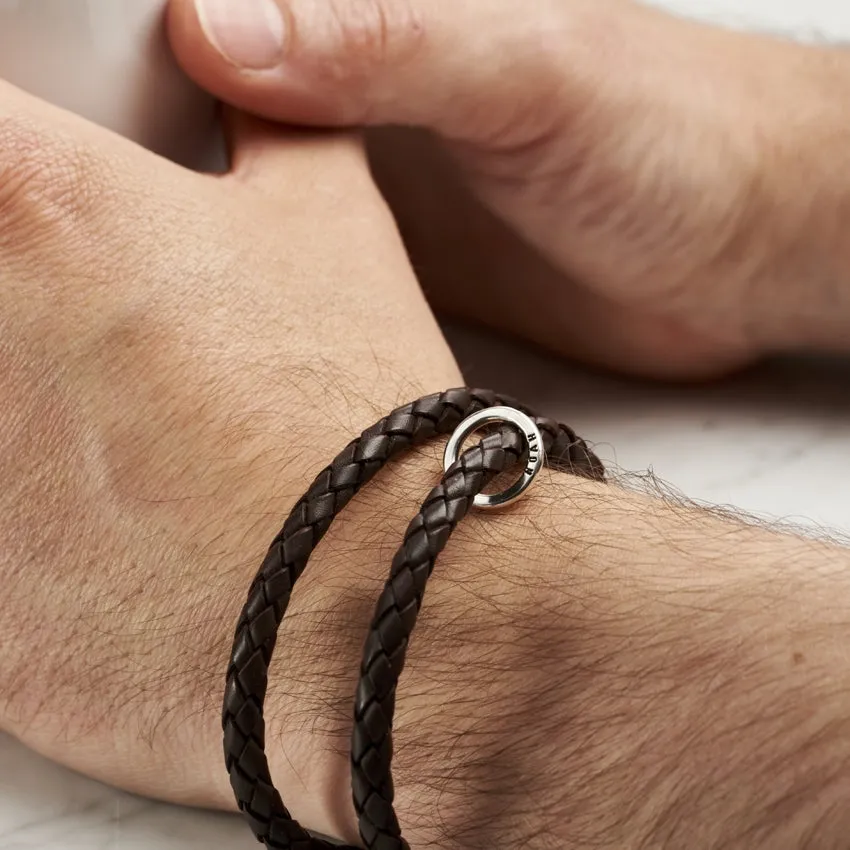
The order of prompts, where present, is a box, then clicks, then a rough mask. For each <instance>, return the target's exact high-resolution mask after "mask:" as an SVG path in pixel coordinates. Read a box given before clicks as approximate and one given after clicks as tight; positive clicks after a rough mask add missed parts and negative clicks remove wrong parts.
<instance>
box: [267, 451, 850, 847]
mask: <svg viewBox="0 0 850 850" xmlns="http://www.w3.org/2000/svg"><path fill="white" fill-rule="evenodd" d="M438 454H439V452H438V450H437V449H435V448H434V447H433V446H429V447H427V448H426V449H424V450H421V451H420V452H419V453H418V454H417V455H416V456H411V457H409V458H407V459H406V460H404V461H402V462H400V463H393V464H391V465H390V466H389V467H388V468H387V469H386V470H384V471H383V472H382V473H381V474H380V475H379V477H378V478H377V479H376V480H375V481H374V482H373V483H372V484H371V485H369V486H368V487H367V488H366V489H365V490H364V492H363V493H361V494H359V495H358V496H357V497H356V499H355V500H354V501H353V502H352V504H351V505H350V506H349V507H348V508H347V509H346V510H345V511H344V512H343V513H342V515H341V516H340V517H339V518H338V520H337V522H335V523H334V526H333V528H332V529H331V530H330V531H329V533H328V535H327V538H326V539H325V540H324V541H323V542H322V544H321V545H320V548H319V549H318V550H317V552H316V555H315V558H314V560H311V563H310V565H309V566H308V568H307V570H306V571H305V574H304V576H303V578H302V579H301V582H300V584H299V588H298V590H297V592H296V593H295V594H294V595H293V599H292V604H291V607H290V613H288V614H287V617H286V618H285V619H284V622H283V625H282V628H281V632H280V638H279V641H278V649H277V651H276V655H275V661H276V666H275V668H274V672H273V675H272V681H271V686H270V691H269V697H268V702H267V706H268V708H267V717H268V721H269V742H268V747H267V749H268V751H269V757H270V762H271V767H272V771H273V775H274V776H275V779H276V781H277V783H278V787H279V788H280V789H281V791H282V793H283V795H284V799H285V801H286V802H287V805H288V806H289V808H290V810H291V811H292V813H293V815H294V816H295V817H296V818H298V819H299V820H300V821H301V822H302V823H303V824H304V825H305V826H308V827H309V828H313V829H316V830H318V831H321V832H323V833H325V834H330V835H337V836H340V837H342V838H344V839H345V840H346V841H349V842H351V843H354V844H356V843H357V829H356V824H355V820H354V814H353V809H352V805H351V800H350V783H349V768H348V748H349V736H350V731H351V707H352V697H353V692H354V688H355V684H356V676H357V670H358V667H359V657H360V652H361V649H362V642H363V639H364V637H365V634H366V629H367V625H368V622H369V619H370V617H371V614H372V607H373V605H374V600H375V599H376V598H377V594H378V592H379V591H380V588H381V586H382V584H383V581H384V579H385V577H386V572H387V570H388V566H389V562H390V560H391V558H392V555H393V553H394V551H395V549H396V547H397V546H398V542H399V541H400V539H401V537H402V535H403V532H404V528H405V526H406V524H407V522H408V521H409V519H410V517H412V516H413V514H414V512H415V510H416V509H417V507H418V504H419V502H420V501H421V499H422V498H423V496H424V495H425V494H426V493H427V492H428V489H429V488H430V486H432V485H433V483H434V482H435V480H436V478H437V476H438V474H439V470H440V468H441V466H440V462H439V459H438ZM848 566H850V564H848V556H847V554H846V553H845V552H844V551H843V550H842V549H841V548H840V547H837V546H833V545H832V544H830V543H828V542H824V541H817V540H812V539H800V538H798V537H795V536H791V535H788V534H784V533H782V532H781V531H777V530H774V529H770V528H765V527H759V526H758V525H755V524H748V523H746V522H744V521H742V520H740V519H738V518H735V517H731V516H728V515H723V514H720V513H711V512H707V511H705V510H703V509H700V508H696V507H693V506H690V505H688V504H685V503H682V502H679V501H674V500H672V499H670V498H667V497H663V496H661V495H659V494H658V493H651V494H647V493H643V492H636V491H632V490H627V489H625V488H623V487H621V486H619V485H617V484H608V485H602V484H596V483H593V482H587V481H583V480H580V479H577V478H573V477H572V476H568V475H564V474H561V473H553V472H550V471H544V472H543V473H542V474H541V476H540V480H539V483H536V484H535V486H534V488H532V490H531V491H530V492H529V493H528V495H527V497H526V498H525V499H524V500H522V501H520V502H519V503H518V504H517V505H516V506H515V507H513V508H511V509H509V510H506V511H503V512H498V513H487V514H483V513H478V512H474V513H473V514H471V515H470V516H469V517H468V518H467V520H465V521H464V523H462V524H461V525H460V526H459V528H458V530H457V531H456V533H455V535H454V536H453V538H452V540H451V542H450V544H449V546H448V547H447V549H446V551H445V552H444V553H443V555H442V556H441V557H440V559H439V560H438V562H437V566H436V569H435V571H434V574H433V576H432V578H431V580H430V582H429V585H428V589H427V591H426V594H425V598H424V603H423V608H422V611H421V613H420V617H419V621H418V625H417V628H416V631H415V633H414V635H413V638H412V640H411V645H410V647H409V650H408V653H407V666H406V668H405V672H404V674H403V676H402V679H401V683H400V686H399V691H398V703H397V708H396V719H395V727H394V741H395V746H396V752H395V758H394V775H395V778H396V807H397V811H398V813H399V816H400V818H401V820H402V824H403V828H404V831H405V834H406V836H407V837H408V840H409V841H410V843H411V846H412V847H414V848H415V847H417V846H428V844H429V843H435V844H436V846H440V847H443V848H457V850H461V848H462V850H477V848H479V847H480V848H485V847H486V848H492V847H494V846H523V847H528V848H531V850H538V848H539V850H544V848H546V850H548V848H551V847H559V848H585V847H587V848H590V847H593V848H609V847H610V848H612V850H613V849H614V848H620V850H622V848H631V847H650V846H651V847H671V848H673V847H684V846H688V847H693V848H699V847H706V848H713V847H720V846H722V847H724V848H727V847H728V848H741V850H744V848H747V850H752V848H758V847H765V848H771V850H782V849H783V848H788V850H792V848H794V850H797V849H798V848H801V847H817V848H830V847H836V848H839V847H841V846H843V845H842V844H841V842H842V841H843V840H844V837H845V836H846V835H847V834H850V808H848V807H847V805H846V799H847V788H848V784H850V720H848V718H850V662H848V660H847V657H846V651H845V649H844V647H845V645H846V639H847V637H848V626H847V623H850V579H848V578H847V576H850V571H848V569H847V568H848Z"/></svg>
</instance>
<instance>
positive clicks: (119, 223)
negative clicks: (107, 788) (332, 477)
mask: <svg viewBox="0 0 850 850" xmlns="http://www.w3.org/2000/svg"><path fill="white" fill-rule="evenodd" d="M232 137H233V138H232V142H233V155H234V167H233V171H232V173H230V174H228V175H226V176H224V177H213V176H206V175H197V174H193V173H191V172H187V171H184V170H182V169H180V168H178V167H176V166H174V165H172V164H170V163H168V162H166V161H163V160H160V159H158V158H157V157H155V156H153V155H152V154H149V153H147V152H146V151H143V150H141V149H139V148H137V147H135V146H134V145H132V144H130V143H129V142H126V141H124V140H122V139H120V138H117V137H114V136H113V135H111V134H109V133H107V132H106V131H103V130H100V129H99V128H96V127H93V126H91V125H89V124H87V123H86V122H84V121H82V120H80V119H77V118H75V117H73V116H69V115H66V114H64V113H62V112H60V111H59V110H56V109H53V108H50V107H48V106H47V105H44V104H41V103H39V102H37V101H35V100H33V99H31V98H29V97H26V96H24V95H23V94H22V93H20V92H18V91H16V90H14V89H12V88H11V87H9V86H5V85H2V84H0V398H2V405H0V476H2V481H3V490H2V494H0V539H2V548H0V646H2V647H3V650H2V653H0V728H2V729H3V730H5V731H7V732H10V733H12V734H14V735H16V736H18V737H19V738H21V739H22V740H23V741H24V742H25V743H27V744H29V745H30V746H32V747H34V748H35V749H37V750H39V751H41V752H42V753H44V754H46V755H47V756H49V757H51V758H53V759H55V760H58V761H61V762H64V763H65V764H67V765H70V766H71V767H73V768H75V769H77V770H80V771H82V772H84V773H87V774H89V775H92V776H95V777H97V778H100V779H102V780H104V781H106V782H110V783H112V784H116V785H121V786H123V787H125V788H129V789H131V790H135V791H139V792H142V793H145V794H149V795H152V796H157V797H162V798H165V799H169V800H176V801H181V802H190V803H199V804H204V805H220V806H232V805H233V799H232V793H231V791H230V789H229V785H228V782H227V777H226V773H225V770H224V767H223V763H222V760H221V728H220V710H221V708H220V704H221V699H222V695H223V688H224V673H225V669H226V664H227V659H228V655H229V645H230V642H231V640H232V634H233V629H234V627H235V623H236V618H237V616H238V613H239V610H240V608H241V605H242V603H243V601H244V598H245V595H246V593H247V589H248V586H249V584H250V581H251V579H252V577H253V575H254V573H255V571H256V569H257V568H258V566H259V563H260V560H261V559H262V555H263V554H264V551H265V548H266V546H267V545H268V543H269V542H270V540H271V539H272V537H273V536H274V535H275V534H276V533H277V531H278V529H279V527H280V526H281V524H282V522H283V519H284V518H285V516H286V513H287V511H288V509H289V508H290V507H291V505H292V503H293V502H294V501H295V499H297V498H298V496H300V494H301V493H302V492H303V490H304V489H305V488H306V486H307V484H309V482H310V481H311V480H312V478H313V476H314V475H315V474H316V473H317V472H318V471H319V470H320V469H321V468H322V467H323V466H324V465H325V464H326V463H327V462H328V461H329V460H330V459H331V458H332V457H333V456H334V455H335V454H336V453H337V451H339V449H340V448H341V447H342V446H344V445H345V443H346V442H347V441H348V440H349V439H350V438H351V436H352V435H353V434H356V433H358V432H359V430H360V429H361V428H363V427H365V426H366V425H369V424H371V423H372V422H373V421H374V420H375V419H376V418H377V417H378V416H379V415H380V414H381V413H383V412H384V411H386V410H387V409H388V408H389V407H391V406H393V405H394V404H396V403H397V402H399V401H401V400H403V399H404V400H407V399H410V398H416V397H418V396H419V395H420V394H421V393H422V392H423V391H433V390H435V389H442V388H445V387H447V386H457V385H458V384H460V383H461V378H460V375H459V374H458V371H457V368H456V366H455V364H454V361H453V359H452V356H451V354H450V352H449V351H448V348H447V346H446V345H445V343H444V341H443V338H442V336H441V334H440V332H439V330H438V328H437V326H436V324H435V322H434V320H433V318H432V316H431V314H430V311H429V310H428V308H427V306H426V304H425V302H424V299H423V298H422V295H421V293H420V290H419V287H418V284H417V282H416V280H415V278H414V276H413V274H412V272H411V269H410V266H409V264H408V262H407V258H406V256H405V253H404V249H403V246H402V245H401V242H400V240H399V238H398V235H397V233H396V231H395V228H394V225H393V222H392V218H391V216H390V215H389V213H388V212H387V210H386V209H385V206H384V203H383V201H382V200H381V198H380V196H379V194H378V192H377V190H376V189H375V188H374V185H373V183H372V181H371V179H370V176H369V172H368V168H367V165H366V162H365V157H364V154H363V152H362V150H361V145H360V144H359V143H358V141H357V140H356V139H353V138H340V137H330V136H325V137H323V138H311V137H309V136H306V135H299V134H285V133H282V132H279V131H276V130H274V129H270V128H268V127H264V126H262V125H260V124H258V123H256V122H252V121H247V120H242V119H239V120H237V121H236V123H235V126H234V129H233V133H232ZM422 468H423V470H424V472H422V473H420V472H419V467H417V465H416V464H415V463H414V464H407V465H406V466H405V469H406V470H407V476H406V478H405V484H404V486H402V487H400V488H393V487H392V484H391V483H390V484H388V485H387V487H386V488H383V489H381V488H378V487H375V488H372V489H373V492H372V496H371V498H370V499H369V500H368V502H367V503H365V505H363V506H359V505H356V504H355V505H352V506H351V509H350V510H349V511H346V519H345V521H344V522H342V523H341V524H340V526H339V528H336V529H335V532H334V534H332V535H329V538H328V542H327V545H324V546H323V550H322V552H320V553H318V557H317V559H316V563H315V565H313V564H311V569H310V571H308V573H309V572H312V573H313V574H314V576H315V577H316V582H315V584H311V582H310V581H309V580H308V577H306V576H305V579H304V588H303V590H302V591H301V592H300V593H298V594H296V596H298V600H300V601H298V600H293V608H292V612H291V617H292V622H293V623H295V624H297V626H296V627H295V628H293V629H292V633H291V635H290V636H287V635H286V634H284V635H282V637H281V644H280V650H279V653H280V657H283V658H287V657H288V662H287V663H286V664H285V665H283V666H284V668H285V670H286V671H288V673H289V675H288V676H287V675H284V673H283V672H281V673H278V671H276V675H275V680H276V681H275V683H274V684H273V686H272V692H271V694H270V700H271V702H270V728H269V735H270V740H275V741H279V740H283V741H284V742H285V744H286V750H284V748H283V747H279V748H277V751H276V753H275V755H274V756H273V764H274V768H275V772H276V776H277V777H279V780H280V781H281V783H282V785H283V786H284V787H290V788H294V789H295V791H294V792H293V793H290V794H289V795H288V796H289V798H290V800H291V801H292V802H293V804H294V806H295V811H296V812H297V813H298V814H299V816H300V817H303V818H304V819H305V820H306V821H307V822H308V823H312V824H314V825H318V826H323V827H325V828H326V829H327V830H328V831H332V830H333V829H334V828H335V824H334V822H333V820H332V818H333V817H337V818H338V817H340V816H341V815H340V812H344V813H345V814H348V812H349V810H350V805H348V806H344V805H340V806H335V807H334V809H333V811H332V812H331V813H330V814H329V813H328V811H327V808H328V806H329V805H330V803H329V802H328V796H329V795H325V797H324V798H321V797H319V796H314V795H308V794H306V792H301V793H299V789H301V788H303V785H302V784H301V783H300V779H301V778H303V777H307V776H309V777H310V778H311V780H314V781H315V782H316V784H320V783H321V781H322V777H323V776H325V775H332V776H333V777H334V778H336V777H337V776H343V777H344V776H346V775H347V759H346V756H345V751H346V747H347V737H346V734H347V733H346V732H345V731H333V732H329V731H327V725H328V724H327V723H325V724H324V727H323V725H322V724H323V719H322V716H321V713H320V710H319V709H317V708H316V703H317V702H318V703H319V704H320V705H321V706H322V707H324V706H326V705H327V704H328V700H329V699H331V697H332V695H333V699H338V701H339V703H340V705H341V706H342V709H341V710H342V712H343V713H344V714H346V715H347V712H348V710H349V704H350V700H351V697H350V694H351V691H350V690H348V691H344V692H343V693H340V694H336V690H335V689H336V688H337V687H338V684H337V683H338V682H340V681H342V682H343V685H344V684H345V683H346V682H347V679H345V677H344V676H343V677H341V676H340V675H339V674H338V673H337V674H336V675H335V676H334V675H332V674H331V673H330V672H329V674H328V677H327V678H326V679H320V681H324V682H325V683H326V685H327V687H326V688H325V690H322V689H321V687H318V686H316V683H315V681H314V680H310V681H309V682H308V681H307V679H305V678H299V676H298V674H297V673H296V672H294V671H295V670H297V669H299V668H300V669H302V670H310V669H313V668H315V667H316V666H317V664H318V662H317V661H316V659H315V657H314V656H315V655H316V654H317V653H318V654H319V655H321V656H322V659H323V661H322V663H324V664H325V665H326V666H327V665H330V666H331V667H332V668H334V669H335V668H336V667H337V665H345V666H343V669H344V671H345V672H347V671H348V670H349V669H350V671H351V678H352V681H353V679H354V676H355V675H356V670H357V661H358V658H359V646H360V643H361V641H360V640H359V639H357V640H352V641H350V647H349V646H347V645H346V643H345V641H344V640H343V641H341V643H342V648H341V649H340V650H339V651H338V653H337V654H336V655H333V654H332V653H331V652H330V651H329V649H328V647H329V645H330V641H331V640H332V638H331V637H330V636H328V637H322V638H320V639H318V641H317V642H314V643H311V641H310V638H309V634H310V629H311V622H312V620H323V621H324V622H326V623H327V622H331V621H333V620H334V618H335V617H337V616H338V617H339V618H340V619H341V620H343V621H346V622H349V621H351V622H353V621H354V620H355V619H356V620H357V623H358V626H359V625H360V624H361V623H362V627H363V628H364V629H365V627H366V624H367V623H368V610H369V607H370V603H371V599H372V598H374V596H375V594H376V593H377V591H378V589H379V587H380V584H381V581H382V579H383V573H384V571H385V564H384V561H383V560H382V559H380V558H379V557H377V556H375V555H373V554H370V549H369V545H367V544H368V541H371V545H372V546H378V545H380V544H381V542H382V541H383V540H384V537H385V536H386V537H387V539H388V540H389V541H390V543H389V544H388V545H393V544H394V543H395V541H396V540H398V539H400V538H401V535H402V533H403V530H404V527H405V525H406V521H407V519H408V517H409V515H410V514H411V512H412V511H413V509H414V506H415V503H416V497H415V496H411V497H410V499H409V501H406V502H405V501H404V499H403V498H402V497H401V495H400V493H401V492H402V491H404V487H405V486H407V487H410V489H411V491H412V493H421V492H425V491H427V489H428V486H429V485H430V484H431V482H432V481H433V467H430V466H428V465H423V467H422ZM411 480H412V484H411ZM376 490H380V492H375V491H376ZM398 502H401V504H399V505H398V506H396V504H395V503H398ZM375 516H380V517H381V523H377V522H376V521H375ZM361 526H362V527H367V528H372V529H374V531H373V532H371V533H370V534H369V535H362V534H360V531H359V529H360V527H361ZM352 529H353V531H352ZM364 538H366V542H364ZM352 541H356V542H352ZM358 547H360V548H358ZM343 570H344V573H345V576H346V577H347V582H346V583H345V584H344V585H340V587H339V589H335V588H334V582H335V581H337V584H340V583H339V581H338V577H339V575H340V573H341V571H343ZM335 577H336V578H335ZM329 587H330V589H329ZM358 599H360V600H363V605H361V607H360V608H356V602H357V600H358ZM352 605H355V608H354V612H353V613H352ZM364 606H365V607H364ZM335 612H336V613H335ZM299 614H300V617H299ZM361 615H362V617H361ZM313 625H315V624H313ZM302 635H304V636H303V637H302ZM322 641H325V642H324V643H322ZM317 646H319V647H320V648H319V649H316V647H317ZM346 650H348V651H349V655H350V658H348V656H346V655H345V651H346ZM299 682H301V683H302V684H299ZM352 687H353V686H352ZM305 729H308V731H304V730H305ZM331 743H333V744H334V745H333V746H331ZM326 754H327V755H326ZM296 777H298V778H297V779H296ZM311 787H313V783H312V781H311ZM299 796H300V797H301V799H300V800H299ZM346 801H347V795H346Z"/></svg>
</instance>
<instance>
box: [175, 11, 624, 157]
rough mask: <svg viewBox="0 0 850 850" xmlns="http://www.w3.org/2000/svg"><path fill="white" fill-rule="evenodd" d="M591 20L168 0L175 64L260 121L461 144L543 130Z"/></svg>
mask: <svg viewBox="0 0 850 850" xmlns="http://www.w3.org/2000/svg"><path fill="white" fill-rule="evenodd" d="M607 5H609V6H610V4H607ZM593 7H594V4H593V3H585V2H582V1H581V0H577V1H576V2H574V3H564V2H563V0H530V2H526V3H517V2H516V0H478V2H465V3H456V2H454V0H333V2H330V0H328V2H322V3H316V2H315V0H172V3H171V6H170V16H169V20H170V33H171V39H172V44H173V46H174V49H175V51H176V53H177V56H178V58H179V59H180V61H181V63H182V64H183V66H184V68H185V69H186V70H187V71H188V72H189V73H190V74H191V75H192V76H193V77H194V78H195V79H196V80H197V81H198V82H199V83H200V84H201V85H203V86H204V87H206V88H208V89H210V90H211V91H213V92H214V93H215V94H216V95H218V96H219V97H221V98H222V99H224V100H226V101H228V102H230V103H233V104H236V105H238V106H239V107H241V108H244V109H247V110H249V111H252V112H256V113H258V114H261V115H263V116H266V117H268V118H272V119H276V120H282V121H287V122H293V123H307V124H331V125H352V124H378V123H396V124H415V125H421V126H427V127H431V128H433V129H436V130H438V131H440V132H442V133H443V134H445V135H447V136H450V137H453V138H460V139H464V140H470V141H482V140H489V139H494V138H498V139H500V140H502V139H503V137H504V136H506V135H507V136H508V139H507V141H511V137H512V135H513V134H515V133H516V134H529V133H531V132H535V131H537V130H538V127H537V126H536V125H539V124H541V123H545V122H548V121H550V120H551V118H550V115H551V112H552V109H551V104H552V96H553V94H554V93H556V92H557V93H558V94H559V95H561V96H564V95H565V94H567V95H568V92H566V91H565V90H566V89H567V88H568V86H569V84H570V79H571V77H570V75H568V74H567V73H565V67H566V64H567V62H569V63H570V65H571V67H573V68H575V66H576V64H577V63H579V62H580V55H581V54H582V53H585V54H586V53H588V50H587V49H586V48H585V46H586V45H587V44H588V42H593V40H594V38H593V34H592V33H591V32H590V29H591V28H592V27H594V26H596V18H598V17H599V15H598V14H597V13H596V11H595V9H593ZM609 12H610V10H609ZM608 17H609V18H610V14H609V16H608ZM607 40H608V41H609V42H610V36H609V37H608V38H607ZM572 78H573V79H575V80H579V79H580V78H581V74H575V73H573V74H572ZM531 125H535V126H531Z"/></svg>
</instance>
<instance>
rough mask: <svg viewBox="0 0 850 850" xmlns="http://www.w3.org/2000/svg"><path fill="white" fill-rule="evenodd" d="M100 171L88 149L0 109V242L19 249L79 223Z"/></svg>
mask: <svg viewBox="0 0 850 850" xmlns="http://www.w3.org/2000/svg"><path fill="white" fill-rule="evenodd" d="M104 176H105V175H104V168H103V163H101V162H100V158H99V156H98V154H97V153H96V152H95V151H94V150H92V149H90V148H87V147H85V146H84V145H81V144H79V143H78V142H77V141H75V140H74V139H73V138H72V137H70V136H68V135H65V134H63V133H62V132H61V131H59V130H57V129H56V128H52V127H48V126H45V125H44V124H43V123H42V122H39V121H37V120H35V119H33V118H32V117H31V116H30V115H28V114H26V113H24V114H9V113H0V247H4V248H10V249H11V248H14V249H16V250H21V249H25V248H26V247H27V245H28V244H31V243H32V242H37V243H41V242H42V241H43V239H45V238H47V237H49V236H50V235H55V234H57V233H60V232H62V231H63V230H65V229H67V228H68V227H69V226H73V225H74V224H76V223H79V222H80V220H81V219H83V218H85V216H86V215H87V214H88V213H89V212H90V210H91V209H92V207H93V205H94V203H95V201H96V199H97V197H98V196H99V195H100V193H101V188H102V187H103V186H104V182H105V181H104Z"/></svg>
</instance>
